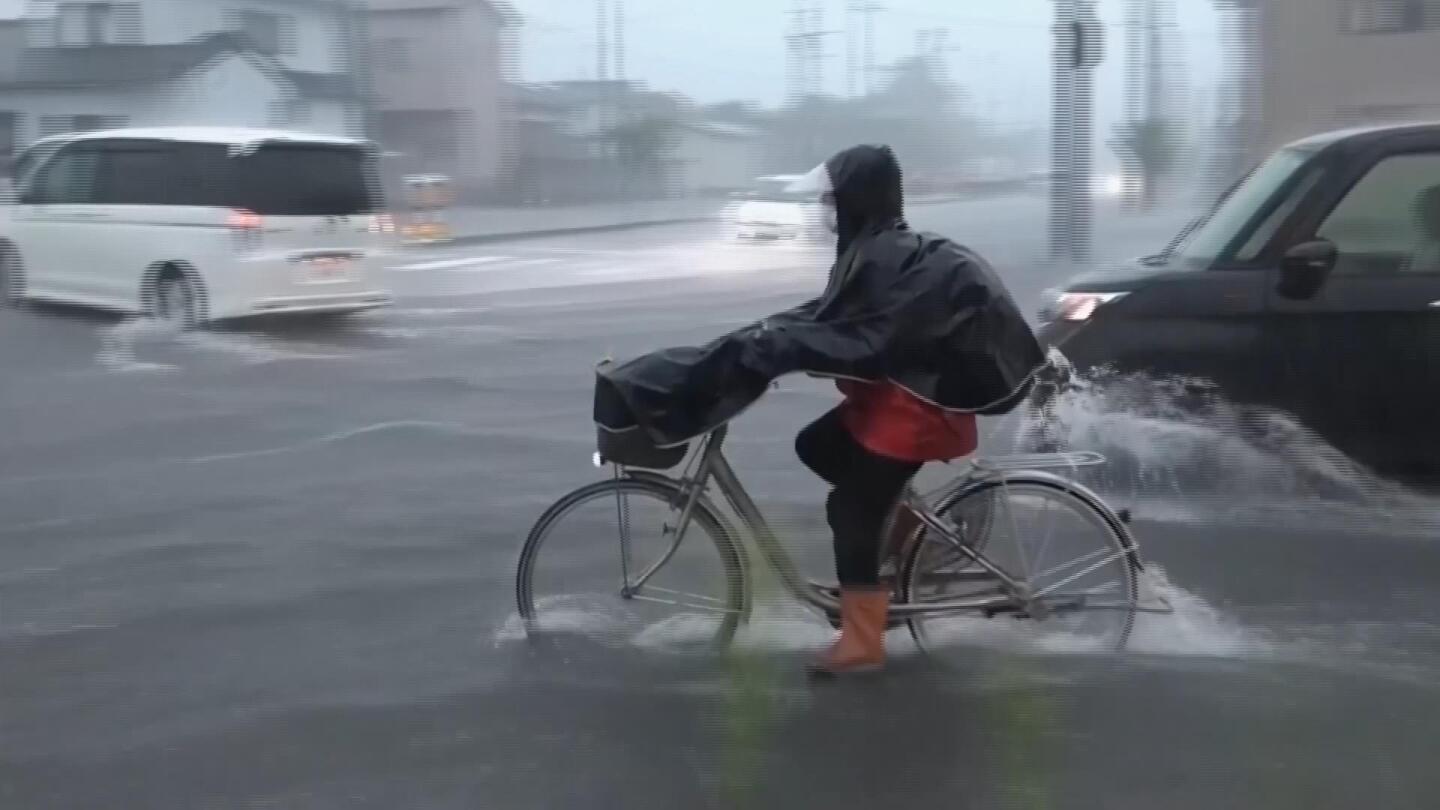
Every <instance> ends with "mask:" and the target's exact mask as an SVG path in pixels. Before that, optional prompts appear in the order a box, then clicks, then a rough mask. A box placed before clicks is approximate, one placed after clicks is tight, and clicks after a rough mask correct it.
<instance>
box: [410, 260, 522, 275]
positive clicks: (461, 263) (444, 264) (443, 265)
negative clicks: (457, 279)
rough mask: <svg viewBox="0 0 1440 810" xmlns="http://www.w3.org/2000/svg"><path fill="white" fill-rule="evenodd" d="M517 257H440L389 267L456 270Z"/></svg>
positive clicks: (418, 269) (415, 270) (415, 269)
mask: <svg viewBox="0 0 1440 810" xmlns="http://www.w3.org/2000/svg"><path fill="white" fill-rule="evenodd" d="M513 258H515V257H514V256H470V257H469V258H465V259H440V260H437V261H433V262H417V263H415V264H402V265H398V266H395V267H391V268H389V269H390V270H394V271H395V272H398V273H418V272H420V271H422V270H454V269H457V268H461V267H470V266H473V265H478V264H490V263H492V262H503V261H507V260H509V259H513Z"/></svg>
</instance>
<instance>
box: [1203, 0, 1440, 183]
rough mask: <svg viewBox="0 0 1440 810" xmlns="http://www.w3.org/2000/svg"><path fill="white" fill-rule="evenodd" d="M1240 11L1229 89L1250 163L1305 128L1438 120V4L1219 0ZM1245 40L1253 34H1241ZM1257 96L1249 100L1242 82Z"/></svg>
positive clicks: (1425, 0) (1419, 0)
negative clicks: (1234, 76)
mask: <svg viewBox="0 0 1440 810" xmlns="http://www.w3.org/2000/svg"><path fill="white" fill-rule="evenodd" d="M1217 5H1218V6H1219V7H1220V9H1221V10H1222V12H1224V13H1228V14H1232V15H1238V20H1237V21H1236V22H1233V23H1231V25H1230V26H1229V28H1228V30H1229V32H1230V34H1231V37H1232V38H1234V41H1232V42H1230V43H1229V44H1230V45H1231V46H1232V47H1233V48H1234V49H1235V50H1234V51H1233V53H1234V55H1233V56H1232V57H1231V60H1232V61H1234V62H1236V63H1237V66H1238V67H1240V68H1241V69H1242V70H1245V71H1246V73H1247V74H1248V75H1247V76H1246V77H1245V78H1244V79H1241V80H1239V81H1237V82H1235V83H1234V84H1232V85H1231V86H1232V87H1234V88H1236V93H1237V94H1238V98H1236V99H1234V103H1235V105H1236V109H1235V110H1234V111H1235V112H1236V113H1237V114H1239V115H1240V116H1242V117H1243V116H1246V115H1249V114H1252V111H1253V114H1254V115H1255V116H1256V117H1257V120H1256V121H1255V124H1254V127H1253V128H1252V129H1251V130H1250V131H1249V132H1248V133H1247V137H1248V140H1249V144H1248V147H1249V148H1248V149H1247V150H1246V152H1247V154H1248V157H1249V158H1250V159H1251V160H1254V159H1258V158H1259V157H1260V156H1262V155H1263V154H1265V153H1267V152H1269V151H1270V150H1272V149H1274V148H1276V147H1278V146H1280V145H1283V144H1285V143H1288V142H1290V141H1293V140H1295V139H1297V138H1301V137H1304V136H1305V135H1308V134H1311V133H1314V132H1318V131H1324V130H1329V129H1336V128H1340V127H1348V126H1354V125H1362V124H1371V123H1386V122H1399V121H1413V120H1429V119H1440V82H1437V81H1436V77H1437V76H1440V3H1436V2H1433V0H1217ZM1247 39H1249V41H1246V40H1247ZM1247 84H1248V85H1249V86H1251V87H1253V88H1254V91H1253V92H1254V93H1256V94H1257V95H1258V98H1253V99H1251V98H1247V97H1246V94H1245V92H1244V91H1243V88H1244V87H1245V86H1246V85H1247Z"/></svg>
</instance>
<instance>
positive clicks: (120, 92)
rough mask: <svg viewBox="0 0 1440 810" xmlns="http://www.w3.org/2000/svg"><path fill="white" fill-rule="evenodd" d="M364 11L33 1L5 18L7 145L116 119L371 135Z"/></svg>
mask: <svg viewBox="0 0 1440 810" xmlns="http://www.w3.org/2000/svg"><path fill="white" fill-rule="evenodd" d="M358 8H359V7H358V6H356V5H355V4H354V3H353V2H351V0H131V1H130V2H93V1H92V0H31V2H30V3H29V4H28V5H27V7H26V11H25V15H24V16H23V17H22V18H21V19H20V20H18V21H12V22H10V23H9V24H6V25H0V148H3V147H4V146H5V145H6V144H7V142H8V143H10V144H13V147H14V148H18V147H20V146H22V145H24V144H27V143H29V142H30V141H33V140H35V139H37V138H41V137H45V136H48V135H55V134H60V133H63V132H68V131H76V130H94V129H102V128H110V127H117V126H164V125H185V124H197V125H198V124H207V125H234V126H270V127H286V128H294V129H303V130H309V131H315V132H324V133H330V134H347V135H362V134H363V133H364V132H365V129H366V126H365V123H366V122H365V118H364V106H365V105H364V103H363V102H364V97H363V94H362V92H361V88H360V84H359V83H358V82H357V81H356V70H357V68H358V59H359V54H360V53H361V51H360V50H359V49H357V47H355V46H356V43H357V30H358V29H357V24H356V21H357V19H359V18H360V16H361V15H359V14H358V13H357V9H358ZM7 44H8V45H9V47H5V46H6V45H7ZM0 157H3V156H0Z"/></svg>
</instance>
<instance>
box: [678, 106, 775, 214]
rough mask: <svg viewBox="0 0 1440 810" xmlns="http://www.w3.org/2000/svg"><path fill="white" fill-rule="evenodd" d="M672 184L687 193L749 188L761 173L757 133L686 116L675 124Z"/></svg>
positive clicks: (692, 195) (746, 128)
mask: <svg viewBox="0 0 1440 810" xmlns="http://www.w3.org/2000/svg"><path fill="white" fill-rule="evenodd" d="M676 129H677V134H676V138H675V149H674V166H675V178H674V179H675V184H676V186H677V187H678V191H679V193H681V194H683V195H684V196H687V197H703V196H716V195H722V194H725V193H727V192H732V191H740V190H744V189H747V188H750V187H751V186H752V185H753V184H754V181H755V178H756V176H757V175H759V174H760V167H761V165H762V160H763V155H762V153H761V146H762V142H761V139H760V133H759V132H757V131H755V130H754V129H751V128H750V127H745V126H741V125H739V124H729V123H722V122H717V121H706V120H688V121H684V122H682V123H681V124H679V126H678V127H677V128H676Z"/></svg>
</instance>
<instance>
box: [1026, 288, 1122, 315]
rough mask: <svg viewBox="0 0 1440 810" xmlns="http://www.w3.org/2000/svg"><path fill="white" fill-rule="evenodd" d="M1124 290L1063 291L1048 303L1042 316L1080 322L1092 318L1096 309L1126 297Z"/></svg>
mask: <svg viewBox="0 0 1440 810" xmlns="http://www.w3.org/2000/svg"><path fill="white" fill-rule="evenodd" d="M1125 295H1126V294H1125V293H1123V292H1063V293H1059V294H1057V295H1055V297H1054V298H1053V299H1052V300H1053V303H1049V304H1047V306H1046V308H1045V310H1042V312H1041V317H1042V318H1044V319H1046V320H1062V321H1070V322H1072V323H1080V322H1083V321H1088V320H1090V318H1091V316H1093V315H1094V314H1095V310H1097V309H1099V308H1100V307H1103V306H1105V305H1106V304H1111V303H1114V302H1116V301H1118V300H1120V299H1121V298H1124V297H1125Z"/></svg>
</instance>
